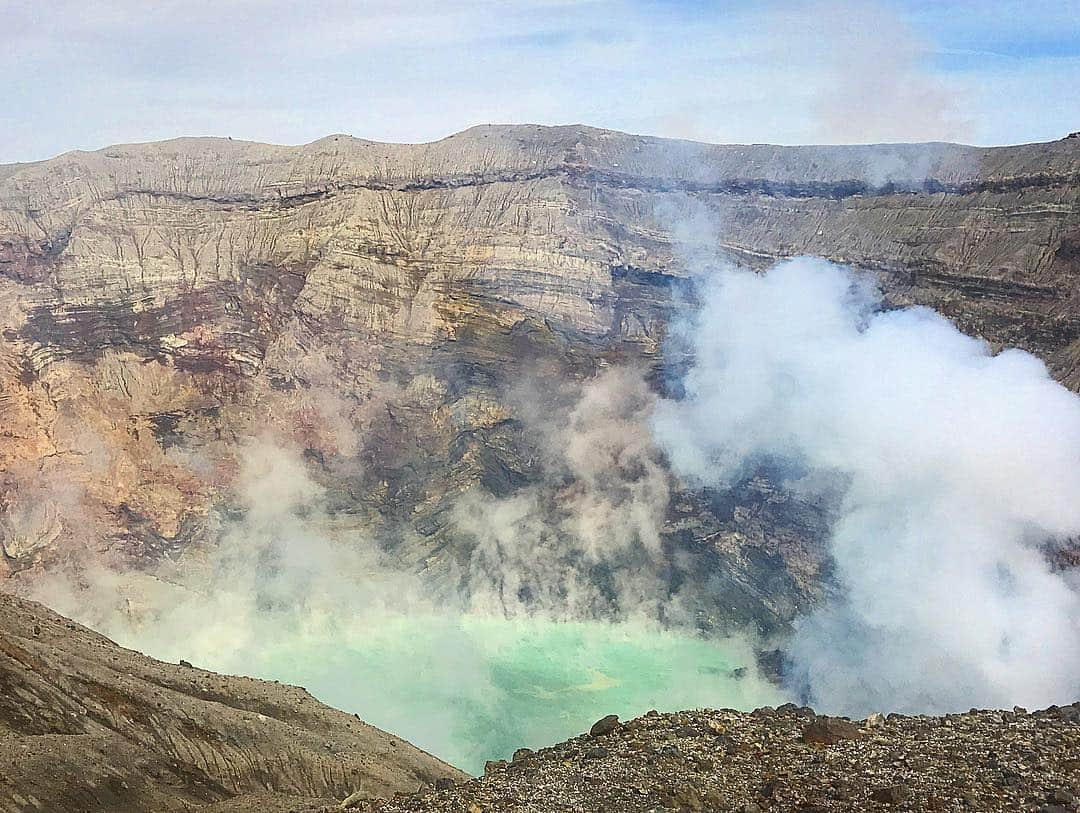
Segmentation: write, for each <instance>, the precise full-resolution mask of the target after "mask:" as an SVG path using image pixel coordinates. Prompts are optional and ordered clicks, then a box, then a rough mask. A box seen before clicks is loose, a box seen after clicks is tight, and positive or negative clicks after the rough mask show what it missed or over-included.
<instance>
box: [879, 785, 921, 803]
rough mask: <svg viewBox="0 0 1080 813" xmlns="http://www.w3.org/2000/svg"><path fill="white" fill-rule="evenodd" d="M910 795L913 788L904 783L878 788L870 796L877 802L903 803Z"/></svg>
mask: <svg viewBox="0 0 1080 813" xmlns="http://www.w3.org/2000/svg"><path fill="white" fill-rule="evenodd" d="M910 797H911V790H910V789H908V788H907V787H905V786H904V785H889V786H887V787H884V788H877V789H876V790H874V791H873V792H872V793H871V794H870V798H871V799H873V800H874V801H875V802H881V803H882V804H887V805H898V804H902V803H903V802H905V801H907V800H908V799H909V798H910Z"/></svg>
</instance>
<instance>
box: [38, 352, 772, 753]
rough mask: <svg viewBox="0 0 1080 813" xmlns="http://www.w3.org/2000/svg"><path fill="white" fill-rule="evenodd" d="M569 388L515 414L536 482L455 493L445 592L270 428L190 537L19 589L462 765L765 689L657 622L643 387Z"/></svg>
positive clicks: (604, 378)
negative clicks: (553, 405) (495, 491)
mask: <svg viewBox="0 0 1080 813" xmlns="http://www.w3.org/2000/svg"><path fill="white" fill-rule="evenodd" d="M311 365H312V366H313V367H315V368H320V367H321V364H320V363H319V362H318V359H317V358H316V360H315V361H313V362H311ZM571 389H572V390H573V392H572V397H571V398H570V401H569V404H568V406H567V407H566V409H564V410H557V411H555V412H554V413H547V414H541V413H540V412H539V411H537V412H535V414H529V415H524V413H525V412H527V410H524V408H523V410H522V412H523V415H524V420H525V421H526V424H527V427H528V428H527V431H528V432H529V433H531V434H533V435H534V436H535V437H536V438H537V439H539V440H541V441H542V442H541V443H540V445H541V446H542V448H543V457H544V460H543V461H542V464H541V469H542V478H541V481H540V482H537V483H534V484H532V485H529V486H527V487H524V488H521V489H519V490H518V492H517V493H515V494H513V495H510V496H507V497H505V498H502V499H496V498H493V497H492V496H491V495H490V494H484V493H481V492H480V491H478V490H475V489H474V490H469V491H466V492H464V493H463V494H461V495H460V496H458V497H457V498H456V499H455V500H454V501H453V504H452V506H451V510H450V511H449V512H448V514H449V517H450V525H451V529H452V532H453V533H454V534H455V535H456V536H457V538H458V539H461V540H471V544H470V545H463V546H462V548H463V550H465V551H466V555H465V557H464V561H463V563H462V564H461V565H460V566H459V567H458V568H457V570H456V572H455V573H454V574H453V575H455V576H456V577H457V578H456V579H451V580H450V581H451V584H452V589H449V590H448V589H446V588H445V586H443V587H441V588H438V587H437V586H436V585H433V584H432V583H430V582H429V581H427V580H426V579H425V578H424V577H423V576H422V575H420V574H418V573H416V572H415V571H414V570H413V569H412V568H411V567H410V566H408V565H407V564H405V563H402V562H401V561H400V560H398V559H397V558H396V556H395V552H394V546H393V545H391V546H384V545H383V544H380V542H378V541H377V540H376V535H377V529H376V528H375V527H372V526H371V525H369V523H368V520H367V519H366V518H363V517H361V518H359V519H358V518H357V517H356V516H354V515H349V514H348V513H337V512H335V511H333V510H332V508H331V506H330V505H329V501H328V495H327V492H326V490H325V488H324V487H323V486H322V485H320V484H319V483H318V482H317V481H316V479H315V477H314V476H313V473H314V471H315V467H314V466H313V465H312V463H311V462H310V461H309V460H305V458H304V455H303V446H302V445H300V444H296V443H295V442H292V441H290V440H289V439H288V438H287V437H284V436H282V435H281V434H280V433H279V434H274V433H267V434H265V435H263V436H261V437H259V438H256V439H249V440H247V441H245V442H243V445H241V446H240V447H239V448H235V449H231V450H230V451H231V452H232V453H234V454H235V457H236V458H237V459H238V460H239V461H241V466H240V471H239V475H238V477H237V479H236V480H235V482H234V483H233V487H232V493H231V494H230V501H231V504H230V506H229V507H228V508H222V509H221V510H216V511H215V512H214V514H213V520H212V522H211V524H213V523H215V522H216V528H214V529H213V530H212V532H211V533H209V534H208V536H209V540H208V541H207V542H206V543H204V544H201V545H199V546H195V547H193V548H191V549H189V550H188V551H186V552H184V554H183V555H181V556H180V557H179V559H178V560H177V561H172V560H170V559H165V560H164V561H163V562H162V563H161V564H160V565H159V566H157V567H156V568H154V569H153V570H152V571H151V572H148V573H140V572H132V571H130V570H129V571H126V572H119V573H118V572H115V571H113V570H109V569H107V568H105V567H103V566H97V567H90V568H89V569H84V570H83V571H82V572H81V573H80V575H79V577H78V579H77V580H76V581H77V582H78V584H75V583H74V582H73V580H72V579H70V578H69V577H66V576H64V575H62V574H59V573H57V574H52V577H51V578H43V579H40V580H38V581H36V582H35V583H34V586H33V587H34V595H35V597H36V598H38V599H39V600H42V601H44V602H45V603H46V604H48V605H50V606H52V607H54V608H56V609H58V610H59V611H61V612H63V613H65V614H67V615H70V616H72V617H75V618H78V619H79V620H81V621H83V622H84V623H86V624H88V625H89V626H92V627H94V628H95V629H98V630H100V631H102V632H104V633H106V634H107V635H109V636H110V637H112V638H114V639H115V640H117V641H118V642H120V643H121V644H123V645H125V646H130V647H133V648H136V649H140V650H142V651H144V652H147V653H149V654H151V655H153V656H155V657H159V658H163V659H167V660H171V661H174V662H175V661H177V660H179V659H181V658H183V659H185V660H188V661H190V662H193V663H195V664H196V665H198V666H200V667H204V668H209V669H213V670H215V671H220V672H229V673H242V674H250V675H254V676H257V677H263V678H266V679H277V680H283V681H287V682H290V683H299V684H302V685H304V686H305V687H306V688H308V689H309V690H310V691H312V692H313V693H314V694H315V695H316V696H317V697H319V698H320V699H321V700H324V701H325V702H328V703H331V704H333V705H336V706H338V707H340V708H343V709H346V710H348V711H352V712H356V713H357V714H359V715H361V716H362V717H364V719H366V720H367V721H369V722H371V723H373V724H375V725H379V726H381V727H383V728H386V729H388V730H391V731H394V732H395V733H397V734H399V735H400V736H403V737H405V738H406V739H408V740H410V741H412V742H413V743H415V744H417V745H419V746H420V747H423V748H426V749H428V750H430V751H432V752H434V753H436V754H438V755H439V756H441V757H443V758H445V759H447V760H449V761H451V762H452V763H453V764H456V765H458V766H460V767H462V768H464V769H467V770H474V771H479V770H480V769H481V767H482V766H483V763H484V761H485V760H486V759H492V758H498V757H507V756H509V755H510V754H511V753H512V752H513V750H514V749H515V748H518V747H521V746H523V745H524V746H531V747H539V746H541V745H544V744H548V743H550V742H553V741H556V740H558V739H561V738H564V737H566V736H570V735H572V734H575V733H578V732H580V731H581V730H583V729H585V728H587V727H588V725H589V724H591V722H593V721H594V720H595V719H596V718H597V717H599V716H602V715H603V714H606V713H611V712H614V713H618V714H620V715H622V716H623V717H627V716H632V715H636V714H640V713H643V712H644V711H646V710H648V709H649V708H683V707H690V706H702V705H733V706H739V707H750V706H754V705H759V704H761V703H767V702H777V701H778V699H779V698H780V692H779V691H778V690H777V689H776V688H775V687H773V686H771V685H769V684H768V683H766V682H765V681H764V680H762V679H761V678H759V677H758V676H757V674H756V671H755V669H754V656H753V650H752V645H751V641H750V640H749V639H741V638H710V639H705V638H703V637H701V636H700V635H699V634H697V633H696V631H694V630H687V631H679V630H678V629H672V628H671V625H670V624H667V623H665V622H666V621H668V620H670V619H671V617H672V614H673V608H674V607H676V606H678V599H677V597H673V596H672V595H670V593H669V591H668V588H667V571H668V570H669V569H670V563H668V562H667V561H666V559H665V556H664V552H663V551H662V548H661V539H660V530H661V527H662V524H663V520H664V513H665V510H666V507H667V501H668V475H667V473H666V470H665V469H664V467H663V462H662V455H661V453H660V452H659V450H658V448H657V447H656V446H655V444H654V443H653V442H652V440H651V439H650V438H649V436H648V433H647V432H645V431H642V430H643V429H644V427H645V426H647V421H648V417H649V415H650V411H651V409H652V407H653V405H654V404H655V402H656V396H655V395H654V394H652V393H651V392H650V391H649V390H648V387H647V386H646V385H645V383H644V381H643V380H642V378H641V377H640V376H639V375H637V374H636V373H633V372H630V371H627V370H612V371H609V372H607V373H604V374H601V375H600V376H598V377H596V378H595V379H593V380H590V381H588V382H586V383H585V384H584V385H583V386H582V387H581V388H580V389H575V388H571ZM310 398H311V400H312V401H316V402H318V410H316V411H319V412H320V414H322V413H327V414H331V415H333V416H334V421H332V422H329V423H327V422H325V421H323V422H319V424H318V425H319V426H320V427H324V428H325V427H326V426H331V427H332V426H334V425H335V424H336V423H337V422H338V421H345V422H348V421H350V420H351V419H350V418H349V417H348V416H349V415H350V414H351V412H352V410H350V409H348V408H338V406H340V405H339V401H340V399H339V398H337V397H336V396H335V397H333V398H330V399H328V400H329V407H324V406H323V402H324V401H325V400H327V399H323V398H321V396H320V394H319V393H318V392H315V393H314V394H311V395H310ZM313 409H314V407H313ZM327 431H329V430H327ZM354 431H355V430H354V429H353V428H352V427H351V425H350V426H347V427H346V431H345V433H344V434H345V437H346V438H347V439H349V440H350V442H354V441H355V435H354ZM334 445H336V446H337V447H338V448H341V447H342V446H341V444H338V443H336V442H335V443H334ZM342 465H343V464H342ZM384 532H385V529H384ZM402 544H403V546H404V547H408V546H409V544H410V540H409V539H407V538H406V539H405V540H404V541H403V543H402ZM85 567H86V566H85V565H84V568H85Z"/></svg>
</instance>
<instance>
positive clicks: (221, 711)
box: [0, 595, 463, 811]
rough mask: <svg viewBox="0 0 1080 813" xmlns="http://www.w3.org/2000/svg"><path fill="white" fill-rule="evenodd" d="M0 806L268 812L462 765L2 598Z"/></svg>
mask: <svg viewBox="0 0 1080 813" xmlns="http://www.w3.org/2000/svg"><path fill="white" fill-rule="evenodd" d="M0 606H2V608H3V613H2V616H0V684H2V685H3V687H4V691H3V693H2V698H0V764H2V766H3V768H2V774H0V807H2V808H3V809H4V810H12V811H15V810H84V811H98V810H100V811H106V810H108V811H122V810H160V811H167V810H168V811H171V810H192V809H195V808H198V807H201V806H210V805H213V804H215V803H218V802H223V801H226V800H231V801H233V802H235V803H243V804H245V805H246V806H247V807H248V809H260V810H269V809H274V804H275V803H278V802H279V801H282V800H284V801H287V800H288V799H289V798H293V799H294V801H295V799H298V798H303V799H309V800H316V799H319V800H323V801H337V800H340V799H343V798H345V797H346V796H349V795H350V794H352V793H353V792H355V791H357V790H359V789H360V788H361V787H362V788H363V789H364V790H365V791H366V792H368V793H370V794H373V795H374V794H382V795H390V794H393V793H395V792H398V791H410V792H411V791H415V790H416V789H417V787H419V786H421V785H424V784H427V785H432V784H433V783H434V782H435V781H436V780H437V779H439V778H449V779H452V780H453V779H460V778H463V774H461V773H460V772H458V771H456V770H454V769H453V768H451V767H450V766H448V765H446V764H444V763H442V762H440V761H439V760H437V759H435V758H434V757H432V756H429V755H428V754H425V753H424V752H422V751H419V750H417V749H416V748H414V747H413V746H411V745H409V744H408V743H406V742H404V741H403V740H401V739H399V738H397V737H394V736H391V735H389V734H387V733H385V732H383V731H380V730H379V729H377V728H373V727H372V726H369V725H367V724H365V723H363V722H361V721H360V720H358V719H356V718H355V717H353V716H352V715H348V714H345V713H343V712H339V711H335V710H334V709H331V708H328V707H326V706H324V705H322V704H321V703H319V702H318V701H316V700H315V699H314V698H313V697H311V695H309V694H308V693H307V692H305V691H304V690H302V689H297V688H296V687H293V686H283V685H278V684H276V683H264V682H262V681H258V680H251V679H249V678H234V677H226V676H222V675H216V674H213V673H212V672H205V671H203V670H201V669H198V668H195V667H192V666H190V665H187V664H183V663H181V664H180V665H179V666H178V665H175V664H168V663H161V662H159V661H154V660H152V659H150V658H147V657H144V656H142V655H140V654H138V653H136V652H131V651H129V650H126V649H121V648H120V647H118V646H116V645H115V644H114V643H112V642H111V641H109V640H107V639H106V638H103V637H102V636H100V635H97V634H95V633H93V632H91V631H89V630H87V629H85V628H83V627H80V626H78V625H77V624H75V623H74V622H71V621H69V620H68V619H66V618H64V617H63V616H60V615H57V614H55V613H53V612H50V611H49V610H46V609H45V608H44V607H42V606H40V605H37V604H34V603H33V602H27V601H23V600H21V599H17V598H15V597H13V596H8V595H0Z"/></svg>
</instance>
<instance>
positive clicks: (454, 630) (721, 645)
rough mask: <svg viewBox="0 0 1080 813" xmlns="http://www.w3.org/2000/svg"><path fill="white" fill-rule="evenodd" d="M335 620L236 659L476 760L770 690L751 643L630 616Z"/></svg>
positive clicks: (474, 766)
mask: <svg viewBox="0 0 1080 813" xmlns="http://www.w3.org/2000/svg"><path fill="white" fill-rule="evenodd" d="M338 633H339V634H336V635H335V636H334V637H333V638H332V639H327V638H325V637H323V636H311V635H304V634H298V635H295V636H294V635H284V636H280V637H279V636H271V638H277V640H264V641H263V645H262V646H260V647H259V648H258V649H256V650H252V651H248V652H246V653H244V663H243V667H242V669H243V671H244V672H247V673H248V674H254V675H256V676H258V677H262V678H269V679H277V680H282V681H287V682H290V683H298V684H301V685H303V686H305V687H306V688H307V689H308V690H309V691H310V692H311V693H312V694H314V695H315V696H316V697H318V698H319V699H320V700H322V701H323V702H325V703H328V704H330V705H332V706H336V707H338V708H341V709H344V710H346V711H349V712H354V713H356V714H358V715H359V716H360V717H362V718H363V719H364V720H366V721H368V722H370V723H372V724H374V725H377V726H379V727H380V728H384V729H387V730H389V731H392V732H394V733H396V734H398V735H400V736H402V737H404V738H405V739H407V740H409V741H410V742H412V743H414V744H415V745H418V746H420V747H421V748H424V749H426V750H428V751H431V752H432V753H434V754H436V755H438V756H439V757H442V758H443V759H445V760H447V761H448V762H450V763H452V764H454V765H457V766H458V767H461V768H463V769H464V770H467V771H470V772H474V773H476V772H480V771H481V770H482V769H483V764H484V761H485V760H488V759H498V758H506V757H508V756H510V755H511V754H512V753H513V751H514V750H515V749H516V748H520V747H522V746H527V747H533V748H536V747H540V746H544V745H549V744H552V743H554V742H556V741H559V740H562V739H565V738H567V737H569V736H573V735H575V734H578V733H580V732H582V731H584V730H587V729H588V727H589V726H590V725H591V724H592V723H593V722H594V721H595V720H596V719H597V718H599V717H602V716H603V715H605V714H618V715H619V716H620V717H622V718H624V719H625V718H628V717H632V716H636V715H639V714H642V713H644V712H645V711H647V710H649V709H651V708H656V709H660V710H665V709H666V710H675V709H682V708H693V707H702V706H708V707H725V706H732V707H739V708H750V707H754V706H758V705H762V704H766V703H775V702H778V701H779V692H778V691H777V690H776V689H775V688H774V687H772V686H770V685H769V684H767V683H765V682H764V681H761V680H760V679H758V678H757V677H755V673H754V669H753V656H752V653H751V651H750V649H749V648H748V647H746V646H744V645H742V644H740V643H738V642H736V641H732V640H720V641H717V640H706V639H703V638H699V637H694V636H692V635H683V634H678V633H674V632H668V631H660V630H656V629H652V628H647V627H644V626H638V625H635V624H628V623H624V624H607V623H601V622H558V623H556V622H550V621H541V620H536V619H529V620H505V619H495V618H488V617H476V616H463V617H459V618H445V617H436V616H420V617H401V616H397V617H394V616H391V617H383V618H380V619H379V620H377V621H375V620H372V619H365V620H364V621H358V622H357V623H356V624H354V625H353V626H352V627H350V628H348V629H345V630H339V631H338ZM740 667H744V668H746V674H743V675H742V676H739V675H740V674H741V673H740V672H736V671H735V670H736V669H739V668H740Z"/></svg>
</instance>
